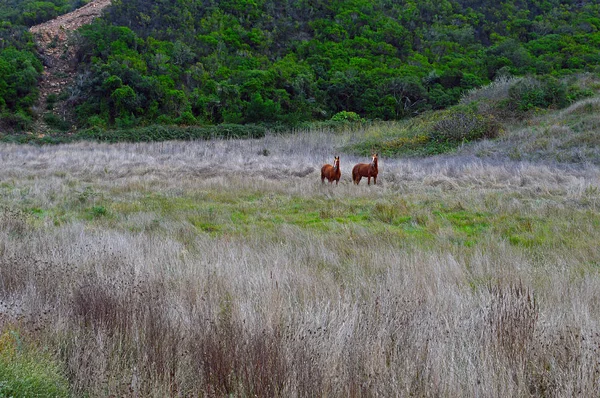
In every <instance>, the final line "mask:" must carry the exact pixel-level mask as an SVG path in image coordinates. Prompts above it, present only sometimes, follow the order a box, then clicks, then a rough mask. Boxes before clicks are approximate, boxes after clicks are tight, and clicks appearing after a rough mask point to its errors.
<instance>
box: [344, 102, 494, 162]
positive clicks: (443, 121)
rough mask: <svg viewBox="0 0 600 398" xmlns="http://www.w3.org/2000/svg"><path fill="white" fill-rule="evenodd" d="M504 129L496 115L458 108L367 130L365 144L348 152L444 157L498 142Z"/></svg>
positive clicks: (473, 109) (352, 146)
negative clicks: (468, 145) (483, 142)
mask: <svg viewBox="0 0 600 398" xmlns="http://www.w3.org/2000/svg"><path fill="white" fill-rule="evenodd" d="M501 131H502V125H501V124H500V123H499V122H498V121H496V119H495V118H494V116H493V115H492V114H482V113H479V112H478V111H477V110H476V108H474V107H473V106H464V105H457V106H454V107H451V108H449V109H447V110H443V111H438V112H428V113H426V114H424V115H422V116H419V117H416V118H413V119H412V120H411V121H410V122H409V123H404V124H400V125H389V126H385V125H383V126H382V125H378V124H375V125H372V126H369V127H367V129H366V133H365V135H364V138H363V140H362V141H360V142H358V143H355V144H353V145H350V146H348V147H347V148H346V149H347V150H349V151H351V152H354V153H357V154H360V155H363V156H368V155H369V154H370V153H372V151H377V152H378V153H379V154H380V155H382V156H399V155H402V156H427V155H434V154H439V153H444V152H448V151H451V150H453V149H455V148H456V147H457V146H459V145H462V144H465V143H468V142H473V141H479V140H482V139H491V138H496V137H497V136H498V135H499V134H500V133H501Z"/></svg>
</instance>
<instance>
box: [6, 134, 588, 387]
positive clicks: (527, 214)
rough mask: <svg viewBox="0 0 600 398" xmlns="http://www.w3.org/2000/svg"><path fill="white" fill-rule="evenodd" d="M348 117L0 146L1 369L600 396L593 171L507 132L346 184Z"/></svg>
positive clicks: (185, 381)
mask: <svg viewBox="0 0 600 398" xmlns="http://www.w3.org/2000/svg"><path fill="white" fill-rule="evenodd" d="M359 134H361V132H360V131H359V132H356V131H355V132H353V133H347V134H343V133H342V134H334V133H331V132H329V131H326V130H323V131H301V132H296V133H293V134H287V135H267V136H266V137H264V138H262V139H256V140H211V141H193V142H164V143H140V144H110V145H109V144H98V143H89V142H81V143H75V144H68V145H57V146H43V147H36V146H27V145H21V146H18V145H10V144H5V145H1V146H0V164H1V165H2V166H1V167H0V335H1V337H0V363H4V364H5V365H6V364H11V363H12V364H13V365H14V366H13V368H11V369H12V370H9V371H8V372H9V376H10V372H13V373H12V374H13V376H14V375H18V374H20V373H19V372H22V373H23V374H27V375H28V377H30V379H31V380H34V381H36V382H39V383H41V384H40V386H41V387H40V388H42V389H43V388H51V387H52V388H55V389H56V392H55V393H54V395H56V396H60V395H61V394H62V395H73V396H92V397H95V396H115V397H116V396H140V397H142V396H144V397H146V396H156V397H163V396H260V397H267V396H282V397H284V396H285V397H293V396H299V397H308V396H310V397H314V396H331V397H335V396H350V397H358V396H382V397H392V396H445V397H456V396H470V397H494V396H497V397H508V396H598V395H599V394H600V383H599V377H600V373H599V372H600V362H599V358H600V356H599V355H598V350H599V349H600V334H599V332H600V328H599V320H600V248H599V245H598V242H600V214H599V212H598V208H599V206H600V169H599V168H598V166H596V165H594V164H593V163H590V162H583V163H556V162H542V161H529V160H526V159H525V160H523V156H521V157H518V158H515V157H514V156H513V157H511V156H504V155H503V153H502V150H503V149H502V148H503V147H502V145H508V144H507V143H510V139H507V140H505V141H503V143H502V142H501V143H500V144H489V143H482V144H480V145H478V146H476V147H475V148H472V149H468V150H467V149H464V150H459V151H458V152H456V153H455V154H452V155H445V156H437V157H431V158H424V159H420V158H406V159H391V158H385V157H380V159H379V177H378V180H377V185H375V186H374V185H371V186H367V184H366V180H365V179H363V181H362V182H361V184H360V185H359V186H355V185H353V184H352V182H351V177H350V172H351V169H352V166H353V165H354V164H355V163H357V162H368V161H369V159H368V158H367V157H359V156H351V155H347V154H344V153H340V151H339V149H340V148H342V147H344V146H345V145H347V144H348V143H351V142H353V140H355V139H356V137H357V135H359ZM513 137H514V136H513ZM511 139H512V138H511ZM517 149H519V150H523V147H521V148H517ZM512 151H513V152H514V148H513V150H512ZM492 152H493V154H494V156H491V155H490V154H491V153H492ZM530 152H531V153H533V150H531V151H530ZM482 153H484V154H486V156H483V157H482V156H476V155H478V154H479V155H481V154H482ZM507 153H508V151H507ZM511 153H512V152H511ZM334 155H340V161H341V170H342V177H341V180H340V183H339V185H338V186H335V184H334V185H333V186H331V185H329V184H328V183H326V184H323V185H322V184H321V181H320V168H321V166H322V165H323V164H324V163H332V162H333V157H334ZM487 155H489V156H487ZM2 361H4V362H2ZM19 363H20V364H21V365H18V366H17V365H16V364H19ZM34 363H43V364H45V365H44V366H43V367H37V368H36V367H35V366H33V365H32V364H34ZM19 366H21V368H19ZM0 367H1V366H0ZM8 368H10V367H8V366H7V369H8ZM38 368H39V369H38ZM1 376H2V373H1V371H0V377H1ZM9 376H5V377H6V378H7V379H8V380H11V379H10V377H9ZM13 379H15V377H13ZM30 383H33V382H30ZM44 383H45V384H44ZM3 388H4V390H3ZM10 388H13V390H12V391H18V388H21V387H19V385H18V382H17V381H14V382H13V384H12V385H10V383H8V384H6V383H5V384H4V385H2V384H0V392H1V391H4V392H6V391H8V392H10V391H11V390H10ZM42 391H44V390H42ZM53 391H54V390H53ZM0 395H2V394H1V393H0ZM8 395H10V394H8Z"/></svg>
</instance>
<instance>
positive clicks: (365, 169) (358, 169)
mask: <svg viewBox="0 0 600 398" xmlns="http://www.w3.org/2000/svg"><path fill="white" fill-rule="evenodd" d="M377 172H378V169H377V154H376V153H374V154H373V160H371V163H359V164H357V165H356V166H354V168H353V169H352V181H354V183H355V184H356V185H358V183H359V182H360V179H361V178H362V177H367V185H371V177H373V184H377Z"/></svg>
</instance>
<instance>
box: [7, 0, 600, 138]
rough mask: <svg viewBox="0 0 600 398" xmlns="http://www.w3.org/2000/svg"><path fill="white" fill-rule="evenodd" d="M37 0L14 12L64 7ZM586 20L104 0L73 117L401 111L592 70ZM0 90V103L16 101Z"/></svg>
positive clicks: (493, 11) (341, 0)
mask: <svg viewBox="0 0 600 398" xmlns="http://www.w3.org/2000/svg"><path fill="white" fill-rule="evenodd" d="M41 3H45V2H26V3H23V4H24V5H23V6H22V7H23V9H25V8H26V7H32V8H33V9H35V10H38V11H36V18H38V19H39V18H46V15H49V13H50V11H48V13H47V14H44V13H43V11H42V10H46V9H47V10H51V9H55V8H57V7H59V8H60V7H66V5H64V4H62V3H61V2H60V1H58V0H57V1H56V2H55V3H48V4H45V5H42V4H41ZM50 4H53V6H52V7H51V6H50ZM61 4H62V5H61ZM2 12H4V14H2ZM0 15H7V14H6V11H2V9H0ZM42 15H43V16H42ZM599 15H600V4H597V2H593V1H585V0H577V1H575V0H566V1H565V0H534V1H520V0H500V1H488V0H484V1H480V0H478V1H473V0H441V1H440V0H436V1H433V0H423V1H414V0H402V1H389V0H336V1H324V0H299V1H298V0H295V1H291V0H281V1H275V0H226V1H215V0H181V1H177V2H172V1H166V0H158V1H148V0H128V1H126V2H125V1H121V0H114V1H113V5H112V6H111V7H110V8H109V9H107V13H106V15H105V16H104V17H103V18H101V19H98V20H96V21H95V22H94V23H93V24H91V25H89V26H86V27H84V28H82V29H81V47H80V50H79V54H78V57H79V61H80V62H81V64H80V68H81V70H80V73H81V77H82V78H80V79H78V82H79V86H78V90H77V92H78V93H80V94H79V97H78V98H77V101H76V109H77V119H78V120H77V122H78V123H79V125H80V126H92V125H101V126H105V127H111V126H114V127H121V128H123V127H132V126H139V125H147V124H154V123H166V124H182V125H192V124H220V123H242V124H243V123H265V122H266V123H283V124H294V123H297V122H299V121H307V120H321V119H329V118H331V117H332V116H333V115H335V114H337V113H338V112H341V111H348V112H355V113H356V114H358V115H360V116H361V117H363V118H368V119H382V120H391V119H401V118H405V117H408V116H412V115H416V114H419V113H422V112H424V111H426V110H429V109H442V108H446V107H448V106H450V105H453V104H456V103H457V102H458V100H459V99H460V97H461V95H462V94H463V93H464V92H465V91H466V90H469V89H471V88H474V87H477V86H480V85H482V84H485V83H488V82H490V81H491V80H493V79H495V78H497V77H499V76H503V75H528V74H533V75H553V76H563V75H567V74H572V73H576V72H581V71H595V72H598V71H600V68H599V66H598V65H600V51H599V50H600V17H598V16H599ZM11 18H13V19H12V20H13V21H14V24H28V23H30V20H25V19H23V18H25V17H24V15H21V16H19V17H18V18H17V17H15V16H13V17H11ZM12 29H15V28H14V26H13V27H12ZM9 47H10V48H13V47H12V46H11V45H9V46H6V45H5V46H4V47H3V48H2V47H1V46H0V48H1V50H0V51H2V53H0V68H2V67H3V66H2V65H3V64H2V59H3V58H6V57H13V56H15V57H16V55H15V54H14V51H15V50H14V49H13V50H10V51H12V52H9V53H8V54H7V55H1V54H3V53H4V52H5V51H9V49H8V48H9ZM21 51H24V50H21ZM11 54H12V55H11ZM30 63H31V65H32V67H33V69H34V70H35V65H34V63H33V61H30ZM13 64H14V62H13ZM22 65H24V66H23V68H25V69H27V66H26V65H25V64H22ZM5 68H6V66H5ZM31 73H33V72H31ZM2 76H4V74H2ZM5 86H6V83H4V86H3V83H2V78H1V77H0V110H2V109H4V110H5V111H6V110H8V111H11V112H14V111H17V108H19V107H20V108H19V109H22V107H23V106H25V105H26V104H27V101H28V100H25V102H24V103H22V104H21V105H18V106H17V105H14V104H13V105H9V104H8V103H6V98H7V95H11V94H9V93H11V92H10V91H7V90H9V89H8V88H4V87H5ZM17 95H23V96H24V97H27V96H28V95H29V96H35V90H31V92H29V93H28V94H25V93H20V94H17ZM2 98H4V101H2V100H1V99H2ZM15 106H16V108H15Z"/></svg>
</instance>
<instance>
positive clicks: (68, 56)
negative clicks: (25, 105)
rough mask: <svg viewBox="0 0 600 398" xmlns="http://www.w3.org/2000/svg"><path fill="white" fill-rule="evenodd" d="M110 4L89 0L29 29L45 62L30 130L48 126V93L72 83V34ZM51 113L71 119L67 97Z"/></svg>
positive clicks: (42, 130) (40, 131) (43, 129)
mask: <svg viewBox="0 0 600 398" xmlns="http://www.w3.org/2000/svg"><path fill="white" fill-rule="evenodd" d="M110 4H111V0H92V1H91V2H90V3H88V4H86V5H85V6H83V7H81V8H79V9H77V10H75V11H73V12H70V13H68V14H64V15H61V16H59V17H57V18H55V19H52V20H50V21H47V22H44V23H42V24H39V25H36V26H32V27H31V28H30V31H31V33H33V35H34V37H35V39H36V43H37V46H38V50H39V52H40V55H41V56H42V59H43V62H44V72H43V74H42V79H41V81H40V84H39V89H40V97H39V100H38V103H37V104H36V106H35V107H34V110H35V111H36V113H37V115H38V119H37V121H36V123H35V126H34V128H33V131H34V132H35V133H38V134H44V133H46V132H48V131H49V130H50V127H49V126H47V125H46V123H45V122H44V120H43V119H44V115H45V114H46V113H48V112H51V111H49V110H48V109H47V99H48V96H49V95H50V94H55V95H57V96H58V95H59V94H60V93H61V92H62V91H63V90H65V89H68V88H69V87H71V86H72V85H73V82H74V80H75V75H76V71H77V62H76V59H75V54H76V45H75V42H74V41H73V40H71V39H72V37H73V33H74V32H75V31H76V30H77V29H78V28H80V27H81V26H83V25H86V24H89V23H91V22H92V21H93V20H94V18H96V17H98V16H100V15H101V14H102V11H103V10H104V9H105V8H106V7H107V6H109V5H110ZM53 112H54V113H55V114H56V115H57V116H59V117H61V118H63V119H66V120H70V119H71V116H72V115H71V112H72V108H71V107H70V106H69V103H68V100H64V101H60V102H57V103H56V104H55V107H54V110H53Z"/></svg>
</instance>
